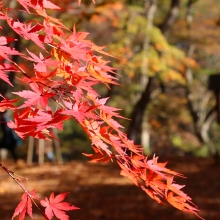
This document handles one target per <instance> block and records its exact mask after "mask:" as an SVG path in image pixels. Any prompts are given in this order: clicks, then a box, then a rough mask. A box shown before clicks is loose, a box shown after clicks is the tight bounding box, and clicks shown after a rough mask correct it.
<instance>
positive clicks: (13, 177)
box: [0, 163, 49, 220]
mask: <svg viewBox="0 0 220 220" xmlns="http://www.w3.org/2000/svg"><path fill="white" fill-rule="evenodd" d="M0 166H1V167H2V169H3V170H4V171H5V172H6V173H7V174H8V175H9V176H10V177H11V178H12V179H13V180H14V181H15V182H16V183H17V184H18V185H19V186H20V188H21V189H22V190H23V191H24V192H25V193H26V194H27V195H28V196H29V198H30V199H31V201H32V202H33V203H34V205H35V206H36V207H37V209H38V210H39V212H40V213H41V214H42V216H43V217H44V218H45V219H46V220H49V219H48V217H47V216H46V215H45V213H44V212H43V211H42V210H41V209H40V207H39V206H38V204H37V203H36V202H35V200H34V199H35V198H33V197H32V195H31V194H30V193H29V192H28V191H27V190H26V189H25V187H24V186H23V184H21V182H20V181H19V179H18V178H16V177H15V176H18V175H17V174H15V173H14V172H13V171H11V170H9V169H8V168H7V167H5V166H4V165H3V164H2V163H0ZM18 177H19V178H22V179H25V180H27V178H25V177H22V176H18Z"/></svg>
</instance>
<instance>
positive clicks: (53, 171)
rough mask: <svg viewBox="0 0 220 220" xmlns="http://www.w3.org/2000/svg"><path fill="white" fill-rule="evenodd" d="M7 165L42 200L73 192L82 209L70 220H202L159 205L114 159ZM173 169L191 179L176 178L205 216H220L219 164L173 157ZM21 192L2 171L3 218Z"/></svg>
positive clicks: (70, 197) (209, 218)
mask: <svg viewBox="0 0 220 220" xmlns="http://www.w3.org/2000/svg"><path fill="white" fill-rule="evenodd" d="M160 161H162V159H161V160H160ZM163 161H164V160H163ZM4 164H5V165H8V168H9V169H11V170H13V171H15V172H16V173H17V174H19V175H22V176H25V177H28V181H27V182H26V183H25V184H26V187H27V189H28V190H32V189H35V191H36V192H37V194H38V196H39V197H41V198H44V197H45V196H48V195H49V194H50V192H51V191H54V192H55V194H57V193H60V192H70V194H69V195H68V197H67V200H68V201H69V202H71V203H72V204H74V205H76V206H78V207H80V208H81V209H80V210H79V211H72V212H69V214H70V219H71V220H75V219H80V220H119V219H120V220H122V219H123V220H146V219H147V220H167V219H169V220H194V219H198V218H196V217H195V216H193V215H189V214H185V213H182V212H181V211H178V210H176V209H174V208H172V207H170V206H169V205H159V204H157V203H156V202H154V201H153V200H152V199H150V198H149V197H148V196H147V195H146V194H145V193H144V192H143V191H142V190H140V189H139V188H137V187H135V186H134V185H133V184H131V183H130V181H129V180H127V179H126V178H124V177H121V176H120V175H119V169H118V167H117V165H116V164H113V163H108V164H91V163H87V162H78V161H74V162H71V163H67V164H65V165H62V166H58V165H55V164H45V165H44V166H42V167H38V166H32V167H26V165H25V164H24V163H21V162H20V163H18V164H17V165H15V164H11V163H10V162H6V163H4ZM168 167H169V168H171V169H174V170H175V171H178V172H181V173H183V174H184V175H185V176H187V179H180V178H178V179H177V180H176V181H177V182H178V183H179V184H184V185H186V187H185V192H186V193H187V194H188V195H190V196H191V197H192V198H193V202H194V203H195V204H197V205H198V206H199V208H200V210H201V212H200V215H201V216H202V217H204V218H205V219H206V220H218V219H220V166H216V165H213V162H212V161H211V160H209V159H194V158H191V159H190V158H188V159H187V158H175V159H174V158H173V159H171V158H170V159H169V164H168ZM21 195H22V191H21V189H20V188H19V187H18V186H17V185H16V184H15V183H14V182H13V180H11V179H10V178H9V177H8V176H7V174H5V173H4V172H3V171H1V172H0V219H2V220H9V219H11V216H12V213H13V210H14V209H15V207H16V205H17V204H18V202H19V201H20V197H21ZM26 219H29V218H26ZM34 219H35V220H42V219H43V218H42V217H41V216H40V215H39V214H38V211H37V210H34Z"/></svg>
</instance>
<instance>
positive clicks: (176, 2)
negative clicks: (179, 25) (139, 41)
mask: <svg viewBox="0 0 220 220" xmlns="http://www.w3.org/2000/svg"><path fill="white" fill-rule="evenodd" d="M179 11H180V0H172V1H171V6H170V10H169V12H168V14H167V16H166V18H165V20H164V22H163V23H162V24H161V25H160V26H159V28H160V30H161V32H162V33H163V34H165V35H166V34H167V32H168V31H169V29H170V28H171V27H172V25H173V24H174V23H175V21H176V20H177V18H178V16H179Z"/></svg>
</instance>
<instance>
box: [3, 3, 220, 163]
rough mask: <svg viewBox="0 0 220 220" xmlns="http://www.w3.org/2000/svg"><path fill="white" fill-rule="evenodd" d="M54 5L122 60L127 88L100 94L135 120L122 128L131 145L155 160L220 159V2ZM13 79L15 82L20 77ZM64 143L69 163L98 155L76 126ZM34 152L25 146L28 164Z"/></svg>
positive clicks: (123, 83) (67, 131)
mask: <svg viewBox="0 0 220 220" xmlns="http://www.w3.org/2000/svg"><path fill="white" fill-rule="evenodd" d="M54 3H55V4H58V5H60V6H61V7H62V8H63V10H61V11H57V14H56V17H57V18H60V19H62V20H63V22H64V23H65V24H66V25H67V27H69V28H71V27H72V26H73V25H74V24H76V28H77V30H78V31H87V32H89V33H90V34H89V36H88V37H89V39H91V40H92V41H93V42H95V43H96V44H97V45H100V46H102V45H107V47H106V51H107V52H109V53H110V54H112V55H113V56H115V57H116V59H115V58H112V60H111V61H112V65H113V66H114V67H115V68H118V70H117V73H118V81H119V83H120V84H121V86H119V87H118V86H114V85H111V89H110V90H109V89H108V88H107V87H105V86H99V87H98V88H97V89H98V91H99V94H101V96H102V97H110V99H109V100H108V104H109V105H111V106H114V107H117V108H120V109H122V115H123V116H124V117H127V118H130V119H131V120H122V121H120V123H122V124H123V125H124V126H125V129H126V131H127V133H128V137H129V138H130V139H133V140H135V142H136V143H137V144H142V146H144V148H145V152H146V153H147V154H156V155H162V156H168V155H173V154H174V155H180V156H184V155H192V156H201V157H208V156H212V155H218V153H219V151H220V136H219V132H220V129H219V125H218V123H217V118H218V117H217V111H216V110H217V108H216V105H217V103H216V95H215V93H214V92H213V91H210V89H209V77H210V75H212V74H218V73H219V69H220V62H219V57H220V55H219V52H220V38H219V31H220V15H219V10H220V4H218V1H217V0H211V1H199V0H197V1H195V0H160V1H156V0H149V1H144V0H143V1H142V0H140V1H132V0H121V1H116V0H108V1H106V0H99V1H96V4H93V3H91V2H90V1H84V2H83V4H82V6H81V7H78V5H77V2H75V1H70V0H65V1H58V0H56V1H54ZM13 4H14V1H11V5H12V7H13ZM207 9H209V10H207ZM21 16H22V15H21ZM70 16H71V19H69V17H70ZM5 31H7V30H5ZM15 44H16V42H15ZM16 47H17V49H20V50H21V51H22V48H19V45H15V48H16ZM32 49H33V51H34V50H35V48H34V45H33V48H32ZM18 59H19V58H18ZM26 68H28V67H26ZM30 68H31V67H30ZM12 74H13V73H12ZM10 79H11V80H13V81H14V80H15V79H14V78H13V75H12V76H10ZM17 86H18V87H22V86H23V85H21V84H20V83H18V82H17ZM1 89H4V86H3V85H2V86H1ZM7 92H8V94H9V92H11V91H10V90H8V91H7ZM59 138H60V143H61V146H62V153H63V155H64V156H65V158H66V160H71V159H79V158H80V159H82V158H84V156H82V154H81V153H82V152H86V153H90V152H91V147H90V142H89V139H88V138H87V136H86V134H85V133H84V131H83V130H82V129H81V128H80V126H79V125H78V124H77V123H75V122H74V121H71V122H66V124H65V128H64V131H63V132H61V133H59ZM26 149H27V143H26V142H24V144H23V146H22V147H20V148H19V151H18V153H19V154H20V157H25V156H26V155H25V153H26Z"/></svg>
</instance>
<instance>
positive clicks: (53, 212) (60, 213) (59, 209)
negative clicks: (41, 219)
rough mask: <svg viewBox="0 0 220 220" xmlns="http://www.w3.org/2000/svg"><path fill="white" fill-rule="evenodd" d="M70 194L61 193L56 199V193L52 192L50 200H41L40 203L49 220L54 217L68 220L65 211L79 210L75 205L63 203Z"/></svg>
mask: <svg viewBox="0 0 220 220" xmlns="http://www.w3.org/2000/svg"><path fill="white" fill-rule="evenodd" d="M67 194H68V193H61V194H59V195H57V196H56V197H54V193H53V192H52V193H51V195H50V198H49V199H48V198H47V197H46V198H45V200H41V201H40V203H41V205H42V206H43V207H46V209H45V215H46V216H47V218H48V219H49V220H51V219H52V218H53V217H54V216H56V217H57V218H58V219H61V220H68V219H69V216H68V215H67V214H66V213H65V212H64V211H69V210H75V209H79V208H77V207H76V206H74V205H70V204H69V203H68V202H61V201H63V200H64V199H65V198H66V196H67Z"/></svg>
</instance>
